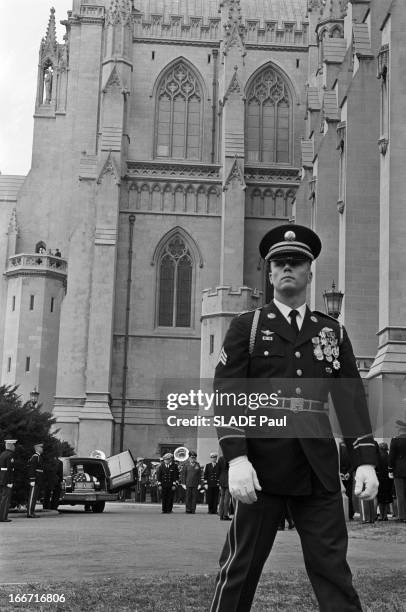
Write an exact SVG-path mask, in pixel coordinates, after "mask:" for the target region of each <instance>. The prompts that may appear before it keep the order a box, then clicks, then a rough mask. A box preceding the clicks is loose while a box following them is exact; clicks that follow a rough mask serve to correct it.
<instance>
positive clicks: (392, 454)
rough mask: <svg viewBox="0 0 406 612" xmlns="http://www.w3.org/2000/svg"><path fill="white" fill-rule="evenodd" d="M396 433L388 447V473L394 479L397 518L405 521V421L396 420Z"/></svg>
mask: <svg viewBox="0 0 406 612" xmlns="http://www.w3.org/2000/svg"><path fill="white" fill-rule="evenodd" d="M396 425H397V426H398V435H397V436H396V437H395V438H392V440H391V443H390V447H389V474H390V477H391V478H393V479H394V482H395V491H396V499H397V504H398V520H399V521H401V522H402V523H406V421H402V420H397V421H396Z"/></svg>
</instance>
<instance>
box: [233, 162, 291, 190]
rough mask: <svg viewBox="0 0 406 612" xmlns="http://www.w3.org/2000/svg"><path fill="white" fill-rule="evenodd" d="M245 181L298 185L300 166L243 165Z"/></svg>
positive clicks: (248, 182)
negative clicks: (269, 166) (266, 166)
mask: <svg viewBox="0 0 406 612" xmlns="http://www.w3.org/2000/svg"><path fill="white" fill-rule="evenodd" d="M245 182H246V183H247V184H250V183H278V184H280V183H288V184H289V185H292V184H293V185H295V184H296V185H299V184H300V182H301V178H300V168H286V167H285V168H284V167H281V168H275V167H273V168H265V167H261V166H256V167H254V166H251V165H248V164H246V165H245Z"/></svg>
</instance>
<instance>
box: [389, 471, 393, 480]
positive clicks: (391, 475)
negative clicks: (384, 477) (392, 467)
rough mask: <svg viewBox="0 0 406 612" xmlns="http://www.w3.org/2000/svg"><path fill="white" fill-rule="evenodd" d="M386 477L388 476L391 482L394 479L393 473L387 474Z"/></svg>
mask: <svg viewBox="0 0 406 612" xmlns="http://www.w3.org/2000/svg"><path fill="white" fill-rule="evenodd" d="M388 476H389V478H391V479H392V480H393V478H394V476H393V472H388Z"/></svg>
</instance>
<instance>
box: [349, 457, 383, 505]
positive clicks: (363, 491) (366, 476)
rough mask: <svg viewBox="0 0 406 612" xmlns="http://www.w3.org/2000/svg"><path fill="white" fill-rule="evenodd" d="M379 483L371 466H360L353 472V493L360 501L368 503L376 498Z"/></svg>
mask: <svg viewBox="0 0 406 612" xmlns="http://www.w3.org/2000/svg"><path fill="white" fill-rule="evenodd" d="M378 487H379V482H378V478H377V477H376V472H375V468H374V466H373V465H360V466H359V467H357V471H356V472H355V490H354V493H355V495H357V496H358V497H359V498H360V499H365V500H366V501H369V500H371V499H374V497H376V494H377V493H378Z"/></svg>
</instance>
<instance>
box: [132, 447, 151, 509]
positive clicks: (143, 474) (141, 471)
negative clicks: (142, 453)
mask: <svg viewBox="0 0 406 612" xmlns="http://www.w3.org/2000/svg"><path fill="white" fill-rule="evenodd" d="M136 472H137V484H136V489H135V501H136V502H141V503H144V502H145V500H146V495H147V485H148V484H149V476H150V475H149V469H148V466H147V464H146V463H144V457H137V464H136Z"/></svg>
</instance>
